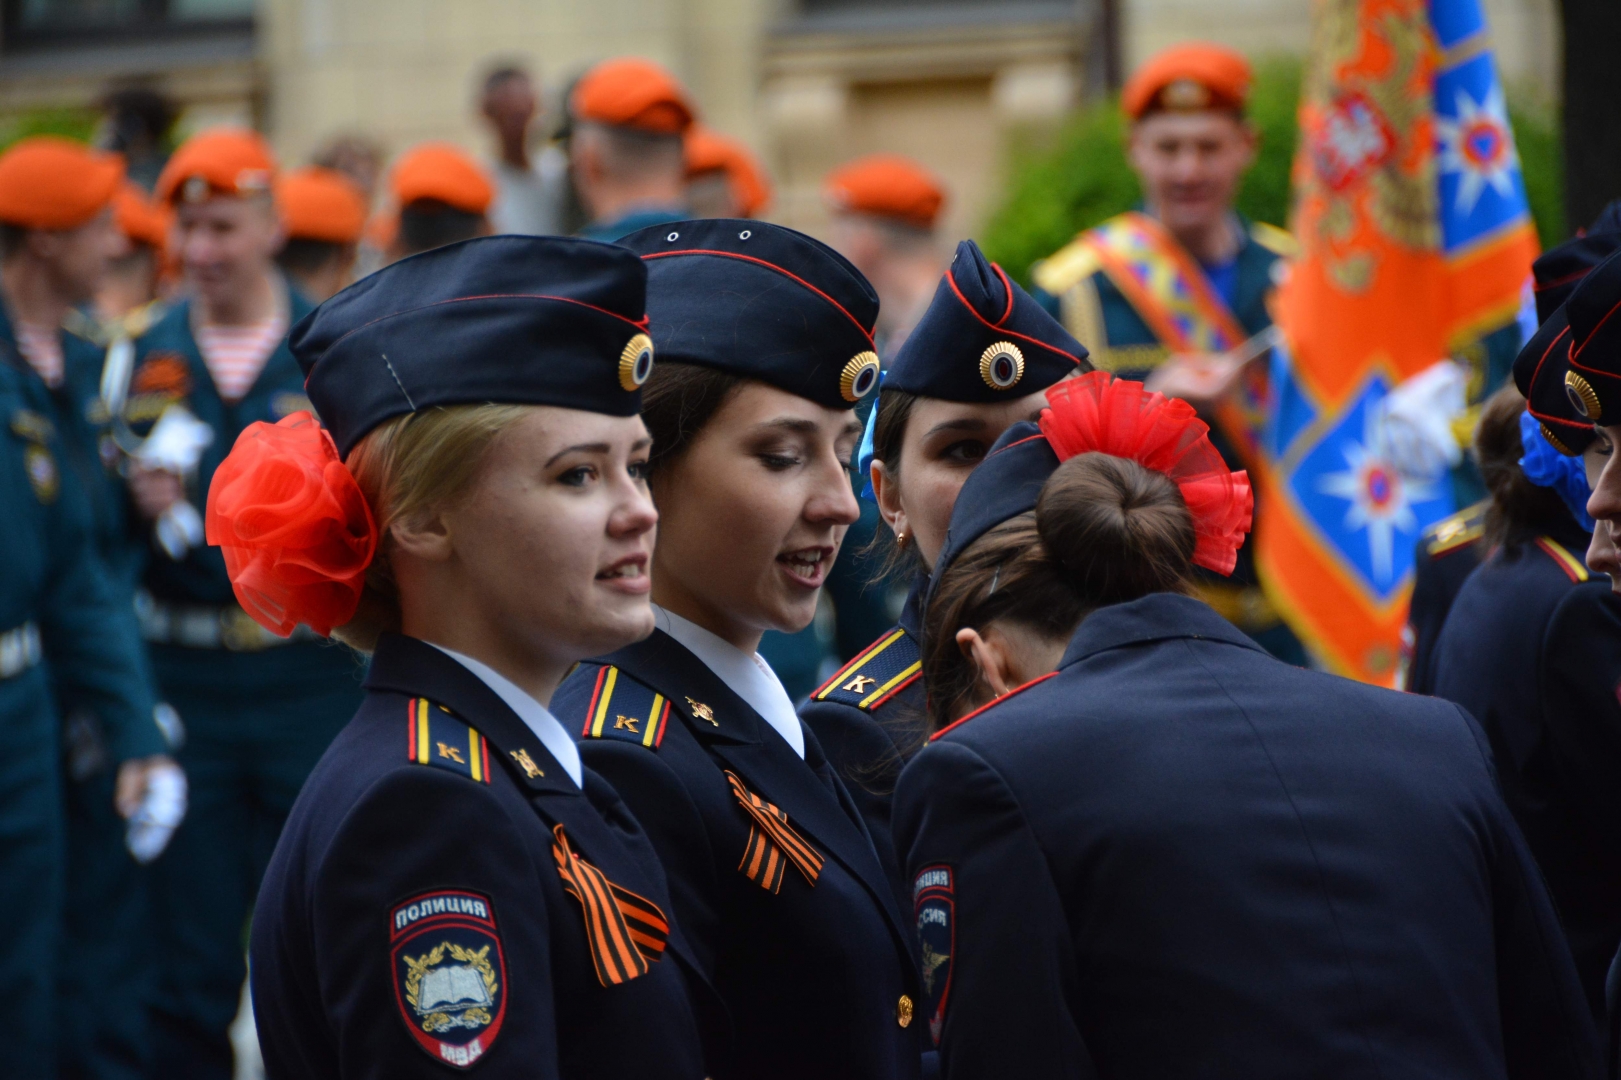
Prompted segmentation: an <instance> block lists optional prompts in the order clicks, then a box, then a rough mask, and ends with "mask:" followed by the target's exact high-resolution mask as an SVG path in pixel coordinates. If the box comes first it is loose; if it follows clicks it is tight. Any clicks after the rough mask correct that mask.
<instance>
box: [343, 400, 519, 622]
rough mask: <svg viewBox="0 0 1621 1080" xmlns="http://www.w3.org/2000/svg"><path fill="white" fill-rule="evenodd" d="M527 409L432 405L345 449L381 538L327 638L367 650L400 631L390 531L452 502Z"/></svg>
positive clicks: (351, 469) (398, 600) (373, 432)
mask: <svg viewBox="0 0 1621 1080" xmlns="http://www.w3.org/2000/svg"><path fill="white" fill-rule="evenodd" d="M533 410H534V406H532V405H436V406H433V407H432V408H428V409H423V410H422V411H421V412H414V413H407V414H406V415H404V416H397V417H395V418H394V419H392V420H389V421H386V422H384V423H382V424H379V425H378V426H377V427H375V428H373V429H372V430H371V431H370V432H369V433H367V435H366V437H365V438H363V439H361V440H360V442H359V443H357V444H356V445H355V448H354V449H353V450H351V451H349V457H348V458H347V459H346V461H345V464H346V465H347V466H348V467H349V472H350V473H351V474H353V476H354V478H355V483H357V484H358V485H360V491H361V494H363V495H364V496H365V497H366V502H367V503H368V504H369V505H370V506H371V510H372V516H373V517H375V518H376V520H377V531H378V535H379V537H380V542H379V544H378V546H377V557H376V558H375V559H373V560H372V564H371V566H370V567H369V568H368V569H367V571H366V587H365V590H364V591H363V592H362V593H361V596H360V605H359V607H357V608H356V609H355V614H354V617H353V618H352V619H350V620H349V621H348V622H346V623H344V624H343V625H342V626H340V627H337V628H335V629H334V630H333V631H332V636H333V637H335V638H337V639H338V640H339V641H341V642H343V643H344V644H346V645H348V646H349V647H350V648H353V649H358V650H360V651H361V652H371V651H372V650H373V649H375V648H376V647H377V639H378V637H379V636H381V635H382V633H383V632H384V631H385V630H393V631H398V630H399V629H400V596H399V586H398V585H397V583H396V582H395V580H394V567H393V563H392V561H391V559H390V549H391V547H392V542H391V539H390V528H391V527H392V526H393V524H394V523H395V522H397V521H403V520H409V519H411V518H413V517H415V516H417V515H419V514H423V513H426V512H429V511H432V510H436V509H439V508H441V507H444V506H448V505H450V504H452V503H454V502H455V500H456V499H457V498H458V497H460V496H461V494H462V493H463V492H465V491H466V490H467V488H468V486H469V485H470V484H471V483H472V482H473V478H474V477H475V476H476V475H477V473H478V471H479V469H480V468H481V467H482V466H483V464H484V459H485V457H486V456H487V455H488V454H489V450H490V447H491V446H492V445H493V444H494V443H495V440H496V438H497V437H499V436H500V435H501V433H502V432H504V431H505V430H506V429H507V428H509V427H511V426H512V425H513V424H514V423H516V422H517V421H518V420H520V419H522V418H523V417H524V416H526V415H528V414H529V413H530V412H532V411H533Z"/></svg>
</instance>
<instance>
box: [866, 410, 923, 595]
mask: <svg viewBox="0 0 1621 1080" xmlns="http://www.w3.org/2000/svg"><path fill="white" fill-rule="evenodd" d="M918 397H919V395H917V394H913V393H910V392H908V391H906V390H880V391H878V400H877V402H876V403H874V405H873V408H875V409H877V410H878V419H877V420H875V421H873V425H872V459H873V460H874V461H881V462H883V463H884V471H885V472H887V473H888V474H889V476H890V478H891V480H892V481H898V480H899V479H900V475H901V445H902V444H903V443H904V442H905V441H906V425H907V424H908V423H909V422H910V421H911V419H912V408H913V406H915V405H916V404H917V399H918ZM866 481H867V477H865V476H862V477H858V478H857V481H856V482H857V483H858V484H864V483H866ZM880 524H881V526H882V527H881V528H879V529H878V530H877V531H876V532H874V533H873V536H872V539H871V540H869V541H867V546H866V547H864V548H862V549H861V556H862V558H863V559H864V560H865V561H867V562H868V563H870V564H873V572H872V578H871V580H872V581H873V582H881V581H910V580H911V579H912V577H913V576H914V575H916V574H917V572H918V571H919V570H923V569H925V567H924V565H923V557H922V556H921V555H919V554H918V553H917V546H916V545H908V544H902V543H900V542H898V541H897V540H896V538H895V533H894V531H893V530H892V529H890V527H889V522H887V521H883V520H882V519H881V518H880Z"/></svg>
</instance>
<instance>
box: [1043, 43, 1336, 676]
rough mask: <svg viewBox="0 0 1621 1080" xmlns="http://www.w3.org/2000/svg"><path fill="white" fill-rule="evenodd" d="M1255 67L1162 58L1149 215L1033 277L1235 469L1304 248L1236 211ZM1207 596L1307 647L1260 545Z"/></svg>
mask: <svg viewBox="0 0 1621 1080" xmlns="http://www.w3.org/2000/svg"><path fill="white" fill-rule="evenodd" d="M1250 81H1251V74H1250V67H1249V64H1248V62H1247V61H1246V60H1245V59H1244V58H1243V57H1242V56H1240V55H1238V54H1237V53H1235V52H1232V51H1231V50H1229V49H1225V48H1222V47H1220V46H1216V45H1209V44H1204V43H1191V44H1186V45H1179V46H1175V47H1173V48H1170V49H1167V50H1165V51H1164V52H1162V53H1160V54H1158V55H1157V56H1155V57H1153V58H1151V59H1150V60H1149V61H1148V62H1147V63H1146V64H1144V65H1143V66H1142V67H1141V68H1140V69H1139V70H1138V71H1137V72H1136V73H1135V74H1134V75H1133V76H1132V78H1131V80H1130V81H1129V82H1128V83H1127V85H1126V87H1125V90H1124V92H1123V93H1122V95H1121V105H1122V107H1123V108H1124V109H1125V112H1126V115H1127V117H1128V118H1129V119H1130V121H1131V124H1132V127H1131V137H1130V145H1129V148H1128V149H1129V155H1130V159H1131V164H1132V168H1133V169H1134V170H1135V171H1136V173H1137V175H1138V177H1139V178H1140V179H1141V181H1142V188H1143V203H1144V205H1143V209H1142V210H1137V211H1131V212H1129V213H1125V214H1120V215H1118V216H1116V217H1113V218H1110V219H1109V220H1108V221H1105V222H1104V223H1103V224H1101V225H1099V226H1097V227H1096V228H1094V229H1089V230H1088V231H1086V232H1085V233H1082V234H1081V235H1080V236H1078V237H1077V238H1076V239H1075V240H1074V241H1073V242H1071V243H1070V244H1069V245H1068V246H1066V247H1064V248H1063V249H1061V250H1060V251H1058V252H1057V253H1055V254H1054V255H1052V256H1051V257H1050V258H1048V259H1046V260H1044V261H1043V262H1041V263H1038V264H1037V265H1036V267H1035V269H1034V271H1033V277H1034V279H1035V284H1036V285H1037V286H1038V292H1037V299H1039V300H1041V301H1042V302H1043V304H1044V305H1045V306H1046V307H1047V308H1048V310H1049V311H1050V312H1051V313H1052V314H1054V315H1055V316H1058V317H1059V318H1061V319H1062V321H1063V322H1064V325H1065V328H1066V329H1068V330H1069V332H1070V333H1071V334H1073V335H1074V336H1075V337H1076V338H1077V339H1079V340H1080V341H1081V342H1082V343H1083V344H1085V345H1086V347H1087V348H1088V349H1090V350H1092V360H1093V362H1094V363H1095V364H1096V365H1097V366H1098V367H1100V368H1102V369H1104V370H1105V371H1113V372H1115V373H1117V374H1119V375H1121V376H1124V377H1126V378H1130V379H1141V380H1143V381H1145V382H1146V383H1147V384H1148V386H1149V388H1150V389H1154V390H1159V391H1161V392H1163V393H1165V394H1168V395H1170V396H1173V397H1180V398H1184V399H1186V400H1188V401H1189V402H1190V403H1192V404H1193V405H1194V406H1196V407H1197V408H1198V409H1199V410H1200V413H1201V415H1203V416H1204V417H1205V419H1206V420H1208V421H1210V424H1211V427H1212V429H1213V436H1214V441H1215V442H1216V445H1217V447H1218V448H1219V449H1220V450H1221V452H1222V454H1223V455H1224V456H1225V457H1226V458H1227V460H1228V462H1229V464H1230V465H1232V466H1233V467H1234V468H1243V467H1249V468H1255V467H1257V465H1258V462H1257V461H1256V460H1255V455H1254V454H1253V453H1252V448H1253V446H1254V445H1255V440H1256V438H1257V436H1258V434H1259V430H1260V422H1261V416H1262V414H1263V413H1262V410H1263V409H1264V406H1265V368H1264V365H1263V364H1261V363H1257V362H1254V361H1257V360H1259V359H1260V358H1261V357H1263V356H1264V355H1265V353H1266V352H1267V350H1268V346H1269V344H1270V341H1269V338H1268V337H1267V336H1266V335H1267V332H1268V331H1269V329H1270V327H1271V325H1272V317H1271V315H1270V314H1269V313H1268V311H1267V306H1266V299H1267V294H1268V293H1269V292H1271V290H1272V288H1273V287H1274V285H1275V284H1276V281H1275V271H1276V270H1277V269H1278V266H1277V264H1278V261H1279V260H1280V259H1281V258H1284V257H1286V256H1287V255H1288V254H1290V253H1291V251H1292V248H1293V242H1292V240H1291V239H1290V237H1289V235H1288V234H1287V233H1285V232H1283V231H1282V230H1280V229H1277V228H1274V227H1273V226H1270V225H1265V224H1261V223H1258V222H1249V221H1246V220H1244V219H1243V218H1242V217H1240V216H1239V215H1238V214H1237V212H1235V211H1234V209H1233V201H1234V199H1235V198H1236V197H1237V195H1238V188H1239V184H1240V183H1241V181H1242V180H1243V176H1244V173H1245V171H1246V170H1248V168H1249V167H1250V165H1251V163H1252V162H1253V161H1254V160H1255V148H1256V132H1255V129H1254V128H1253V127H1251V126H1250V124H1249V123H1248V122H1247V121H1246V120H1245V119H1244V105H1245V100H1246V98H1247V96H1248V93H1249V87H1250ZM1197 587H1198V593H1199V597H1200V599H1202V600H1204V601H1206V602H1207V603H1209V604H1210V605H1211V606H1212V607H1214V608H1215V609H1216V610H1217V611H1218V612H1220V613H1221V614H1222V615H1223V616H1224V617H1225V618H1227V619H1229V620H1230V621H1232V622H1233V623H1235V624H1236V625H1237V626H1238V627H1239V628H1240V629H1242V630H1244V632H1245V633H1247V634H1249V635H1250V636H1251V637H1253V638H1254V639H1255V640H1256V641H1258V642H1260V643H1261V644H1262V645H1264V646H1265V647H1266V648H1267V649H1269V650H1270V651H1271V652H1273V653H1274V654H1276V655H1277V656H1279V657H1281V658H1283V659H1285V660H1290V661H1292V662H1294V663H1304V662H1305V660H1306V654H1305V650H1304V649H1303V648H1302V646H1301V644H1300V642H1299V640H1298V639H1297V638H1296V637H1295V635H1294V633H1293V632H1292V631H1291V630H1290V629H1289V627H1288V626H1287V625H1286V624H1285V623H1284V621H1283V619H1282V617H1281V615H1280V614H1279V613H1278V612H1277V610H1276V609H1274V608H1273V606H1272V604H1271V603H1270V602H1269V601H1268V600H1267V597H1266V594H1265V592H1264V591H1263V590H1262V589H1261V588H1260V584H1259V582H1258V580H1257V578H1256V575H1255V562H1254V557H1253V554H1252V552H1251V546H1250V545H1249V544H1246V545H1245V546H1244V548H1243V549H1241V550H1240V551H1239V555H1238V567H1237V569H1236V570H1235V571H1234V572H1233V574H1232V576H1231V578H1227V579H1217V578H1215V577H1214V576H1213V575H1205V576H1201V578H1200V579H1199V581H1198V583H1197Z"/></svg>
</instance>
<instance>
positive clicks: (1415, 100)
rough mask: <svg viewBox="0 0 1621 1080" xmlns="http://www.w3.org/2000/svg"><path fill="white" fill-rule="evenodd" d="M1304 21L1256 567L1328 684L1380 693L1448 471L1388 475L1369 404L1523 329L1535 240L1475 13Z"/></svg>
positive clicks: (1324, 3)
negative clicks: (1488, 335) (1293, 244)
mask: <svg viewBox="0 0 1621 1080" xmlns="http://www.w3.org/2000/svg"><path fill="white" fill-rule="evenodd" d="M1314 20H1315V21H1314V27H1313V40H1312V56H1311V61H1310V64H1309V65H1308V70H1307V73H1306V81H1305V86H1304V88H1303V91H1302V96H1301V104H1300V129H1301V141H1300V150H1299V153H1298V155H1297V158H1296V161H1295V175H1294V183H1295V209H1294V222H1293V227H1294V232H1295V236H1296V238H1297V239H1298V240H1299V242H1300V245H1301V249H1302V250H1301V255H1300V257H1299V258H1298V259H1297V260H1296V262H1295V263H1294V265H1293V268H1292V270H1291V272H1290V274H1289V276H1288V279H1287V280H1286V281H1285V282H1284V284H1283V286H1282V287H1281V288H1280V289H1279V292H1278V295H1277V298H1276V305H1277V306H1276V316H1277V321H1278V325H1279V328H1280V329H1281V330H1282V332H1283V341H1284V345H1283V347H1281V348H1279V349H1278V350H1277V351H1276V353H1275V355H1274V360H1273V370H1272V373H1271V375H1272V389H1271V394H1272V400H1271V417H1270V421H1269V423H1268V427H1267V431H1266V433H1265V438H1264V449H1265V452H1266V455H1267V457H1268V458H1269V460H1270V461H1271V467H1270V468H1269V469H1267V470H1265V471H1264V473H1263V474H1262V479H1263V483H1264V484H1265V492H1266V500H1265V502H1264V504H1263V505H1264V507H1265V510H1264V518H1263V520H1262V521H1261V522H1260V523H1259V529H1258V532H1257V535H1256V545H1257V548H1256V556H1257V565H1258V567H1259V570H1260V573H1261V575H1262V580H1263V582H1264V583H1265V585H1266V588H1267V592H1268V595H1269V596H1270V597H1271V599H1272V601H1273V603H1274V604H1276V605H1277V606H1278V607H1279V608H1280V609H1281V610H1282V611H1284V612H1285V613H1286V615H1287V616H1288V618H1289V621H1290V624H1291V625H1292V626H1293V627H1294V629H1295V631H1296V632H1297V633H1299V634H1300V635H1301V636H1302V637H1303V638H1304V639H1305V640H1306V642H1307V643H1308V645H1310V646H1311V647H1312V649H1313V650H1314V651H1315V652H1316V653H1317V655H1318V656H1319V657H1320V658H1321V659H1322V660H1323V661H1324V662H1326V663H1327V664H1328V665H1329V667H1330V668H1331V669H1332V670H1335V671H1338V672H1340V673H1342V674H1345V675H1350V676H1353V677H1355V678H1359V679H1363V680H1365V681H1368V682H1376V683H1383V684H1389V683H1391V682H1392V680H1393V678H1394V675H1395V672H1396V667H1397V657H1398V651H1399V643H1400V637H1401V629H1402V625H1403V623H1404V622H1405V620H1406V615H1407V600H1408V594H1409V592H1410V590H1411V585H1412V569H1413V552H1414V548H1415V546H1416V543H1417V540H1418V538H1419V534H1420V533H1421V532H1422V531H1423V529H1424V528H1425V527H1426V526H1427V525H1429V524H1431V523H1432V522H1434V521H1436V520H1438V519H1440V518H1441V517H1443V516H1445V515H1446V514H1448V513H1450V512H1452V510H1453V509H1454V506H1453V499H1452V491H1451V484H1450V482H1449V480H1450V478H1449V477H1448V476H1447V475H1446V474H1445V472H1441V473H1438V474H1435V475H1412V474H1404V473H1403V472H1402V471H1401V470H1400V468H1398V467H1397V465H1396V464H1395V463H1394V462H1393V461H1392V455H1391V454H1390V453H1389V448H1388V447H1387V446H1386V445H1385V440H1384V439H1383V438H1382V437H1381V423H1380V417H1381V413H1380V403H1381V402H1382V401H1383V399H1384V397H1385V395H1386V394H1388V393H1389V392H1390V391H1391V390H1392V389H1393V388H1394V387H1395V386H1396V385H1397V384H1399V383H1400V382H1402V381H1403V380H1405V379H1407V378H1409V377H1411V376H1413V375H1415V374H1417V373H1418V372H1420V371H1422V370H1424V369H1425V368H1428V367H1430V366H1431V365H1432V364H1435V363H1436V362H1438V361H1440V360H1442V359H1444V358H1446V357H1448V356H1450V355H1452V354H1453V353H1454V352H1455V351H1456V350H1457V349H1458V348H1459V347H1461V346H1463V345H1465V344H1467V343H1468V342H1470V341H1471V340H1475V339H1478V338H1479V337H1480V336H1481V334H1482V333H1484V332H1487V331H1490V330H1491V329H1493V328H1495V327H1498V326H1502V325H1504V324H1506V323H1508V322H1511V321H1512V320H1513V319H1514V315H1515V311H1516V309H1517V307H1518V306H1519V302H1520V290H1521V287H1522V286H1523V284H1524V282H1525V280H1526V277H1527V275H1528V274H1529V272H1530V266H1531V260H1532V259H1533V258H1534V257H1535V256H1536V253H1537V245H1536V235H1535V232H1534V231H1533V228H1532V224H1531V217H1530V213H1529V210H1528V208H1527V204H1526V199H1525V185H1524V182H1523V181H1522V179H1521V176H1520V167H1519V157H1518V155H1517V154H1516V152H1515V149H1514V138H1513V134H1512V133H1511V131H1510V129H1509V123H1508V111H1507V108H1506V106H1505V104H1504V100H1503V91H1502V86H1501V84H1500V83H1499V81H1498V78H1497V72H1496V69H1495V66H1494V63H1493V59H1492V53H1491V47H1490V38H1489V35H1488V30H1487V25H1486V18H1485V14H1484V12H1483V11H1482V10H1481V4H1480V0H1428V2H1426V0H1318V3H1317V5H1316V9H1315V13H1314Z"/></svg>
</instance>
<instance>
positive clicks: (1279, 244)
mask: <svg viewBox="0 0 1621 1080" xmlns="http://www.w3.org/2000/svg"><path fill="white" fill-rule="evenodd" d="M1250 239H1251V240H1254V241H1255V242H1256V243H1257V244H1260V245H1261V246H1262V247H1264V248H1266V249H1267V250H1268V251H1270V252H1271V253H1272V254H1274V255H1279V256H1282V257H1283V258H1285V259H1293V258H1294V257H1296V256H1297V255H1299V254H1300V241H1299V240H1296V239H1295V236H1294V233H1291V232H1289V231H1287V230H1285V229H1280V228H1278V227H1277V226H1276V225H1268V224H1267V223H1266V222H1264V221H1252V222H1250Z"/></svg>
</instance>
